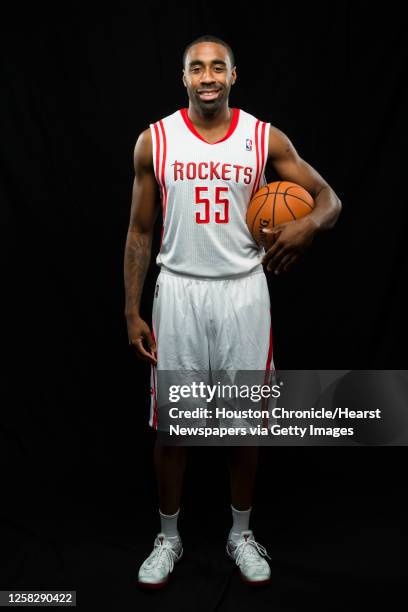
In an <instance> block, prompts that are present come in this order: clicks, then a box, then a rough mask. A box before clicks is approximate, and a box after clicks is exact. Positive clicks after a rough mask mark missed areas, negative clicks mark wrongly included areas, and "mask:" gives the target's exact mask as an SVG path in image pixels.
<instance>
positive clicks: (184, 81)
mask: <svg viewBox="0 0 408 612" xmlns="http://www.w3.org/2000/svg"><path fill="white" fill-rule="evenodd" d="M183 83H184V87H187V83H186V74H185V72H184V69H183Z"/></svg>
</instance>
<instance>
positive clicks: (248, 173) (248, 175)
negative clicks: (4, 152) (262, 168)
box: [244, 166, 252, 185]
mask: <svg viewBox="0 0 408 612" xmlns="http://www.w3.org/2000/svg"><path fill="white" fill-rule="evenodd" d="M244 174H245V176H246V178H244V183H245V184H246V185H249V183H250V182H251V179H252V168H251V167H250V166H247V167H246V168H244ZM246 179H248V180H246Z"/></svg>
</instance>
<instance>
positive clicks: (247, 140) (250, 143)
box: [246, 138, 252, 151]
mask: <svg viewBox="0 0 408 612" xmlns="http://www.w3.org/2000/svg"><path fill="white" fill-rule="evenodd" d="M246 150H247V151H252V140H251V139H250V138H247V139H246Z"/></svg>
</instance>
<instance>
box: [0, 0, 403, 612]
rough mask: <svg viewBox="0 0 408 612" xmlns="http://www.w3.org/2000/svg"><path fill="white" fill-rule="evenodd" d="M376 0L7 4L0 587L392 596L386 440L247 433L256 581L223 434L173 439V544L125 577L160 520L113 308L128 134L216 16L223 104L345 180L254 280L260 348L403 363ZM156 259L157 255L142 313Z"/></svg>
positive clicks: (171, 93)
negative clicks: (230, 59)
mask: <svg viewBox="0 0 408 612" xmlns="http://www.w3.org/2000/svg"><path fill="white" fill-rule="evenodd" d="M387 8H388V10H387V11H386V10H385V7H384V10H382V9H381V10H380V9H378V12H373V7H372V5H371V4H369V3H365V2H360V3H351V2H350V3H349V2H342V3H336V4H335V5H334V6H330V5H327V6H325V7H320V6H318V5H312V6H311V5H310V3H307V4H302V5H296V4H295V5H288V6H281V5H274V4H270V6H264V5H261V4H260V3H257V2H251V3H248V4H242V5H240V4H238V5H237V4H234V5H230V4H218V5H210V4H208V3H206V2H202V1H200V2H195V3H193V4H182V3H181V4H176V3H170V2H162V3H146V5H145V6H142V7H141V6H139V5H136V3H130V2H128V3H117V4H115V5H113V4H112V5H111V6H110V7H107V6H100V5H99V6H98V5H96V4H95V5H93V4H92V5H91V4H86V5H82V6H81V5H79V4H78V5H76V4H69V5H68V4H66V5H65V6H60V5H55V6H54V7H53V8H51V9H50V8H48V9H47V10H46V9H45V8H44V7H42V6H41V5H38V4H36V6H35V7H34V6H31V7H25V6H23V5H20V6H18V7H17V9H15V11H14V12H13V14H11V13H10V15H9V16H8V18H6V19H4V21H3V23H2V26H1V27H2V33H1V42H0V45H1V60H2V79H1V80H2V85H3V93H2V95H1V98H0V105H1V107H0V126H1V139H0V152H1V185H0V188H1V198H2V203H3V206H2V211H3V213H2V218H3V219H4V221H5V224H4V229H3V232H2V246H3V247H4V254H3V257H2V261H3V262H4V264H5V265H4V266H3V287H4V293H3V300H2V302H3V306H4V314H3V318H2V323H3V333H2V339H3V342H2V344H3V349H4V360H3V366H2V370H3V383H2V388H3V391H4V401H3V402H2V413H1V426H0V427H1V429H0V437H1V442H0V443H1V446H0V452H1V473H2V482H3V498H2V505H1V510H0V512H1V515H0V516H1V523H0V529H1V548H2V555H1V559H2V561H1V563H2V565H1V574H0V577H1V585H0V586H1V588H3V589H15V590H16V589H19V588H24V589H43V590H44V589H52V588H54V589H57V588H60V589H77V592H78V601H79V607H80V608H81V609H84V610H85V609H92V608H93V607H94V606H97V607H98V609H107V610H113V609H115V610H130V609H134V606H135V605H138V606H139V607H140V608H141V609H145V608H146V609H147V607H149V609H150V608H153V609H167V606H168V605H171V606H173V605H174V606H175V605H177V607H178V609H179V610H184V609H186V610H187V609H192V608H195V609H202V610H213V609H214V610H215V609H217V610H230V609H231V610H232V609H239V610H241V609H247V607H248V606H249V605H252V606H253V607H254V608H255V609H263V608H264V607H274V609H276V610H301V609H303V608H304V606H305V605H313V606H314V607H315V608H317V607H318V606H319V605H322V606H323V607H324V608H325V609H330V610H346V609H347V610H351V609H360V610H361V609H366V606H368V602H369V601H372V602H377V603H380V604H381V605H384V604H386V603H390V600H391V599H392V598H394V597H397V595H398V593H399V589H400V586H399V585H400V580H401V578H402V577H403V576H404V575H405V574H406V569H405V568H404V567H403V565H401V561H400V558H401V555H402V554H403V553H405V546H406V544H407V539H406V532H405V530H404V529H403V517H404V513H405V508H404V506H403V504H402V488H403V487H402V483H403V481H402V478H403V475H405V470H404V464H405V461H404V460H405V453H404V448H403V447H399V448H397V447H393V448H384V447H383V448H379V447H377V448H375V447H371V448H367V447H360V448H305V447H297V448H290V447H285V448H279V449H278V448H264V449H262V459H261V465H260V470H259V474H258V484H257V491H256V496H255V503H254V510H253V514H252V521H253V523H252V524H253V527H254V529H255V534H256V535H257V537H258V539H259V540H260V541H261V542H262V543H263V544H264V545H266V547H267V549H268V550H269V552H270V554H271V556H272V558H273V562H272V565H273V574H274V583H273V586H272V587H271V588H270V589H269V590H268V591H263V592H262V593H256V594H252V593H249V592H248V591H247V590H246V589H243V585H240V584H239V583H238V582H237V578H236V575H235V574H232V573H231V566H230V564H229V562H228V560H226V559H224V552H223V546H224V539H225V536H226V533H227V530H228V527H229V521H230V515H229V495H228V480H227V472H226V464H225V449H217V448H213V447H212V448H209V449H203V448H196V449H192V450H191V461H190V464H189V469H188V472H187V480H186V488H185V496H184V499H183V506H182V515H181V518H180V530H181V532H182V535H183V537H184V539H185V547H186V557H187V555H190V556H189V557H187V559H186V560H185V562H184V563H183V565H180V566H179V567H177V570H176V573H177V577H176V575H175V576H174V580H173V581H172V584H171V585H170V587H169V589H168V590H167V591H166V592H164V593H160V594H155V595H154V597H150V596H146V595H145V594H141V593H139V592H138V591H137V589H136V587H135V583H136V575H137V569H138V566H139V564H140V563H141V561H142V559H143V558H144V556H145V555H146V554H147V552H149V550H150V548H151V545H152V541H153V536H154V534H155V533H156V532H157V531H158V530H159V529H158V528H159V522H158V515H157V497H156V492H155V483H154V472H153V465H152V445H153V441H154V436H153V433H152V432H151V431H150V430H149V428H148V426H147V418H148V368H147V367H145V365H144V364H141V363H140V362H138V361H136V359H135V356H134V354H133V352H132V350H131V349H129V347H128V346H127V333H126V325H125V320H124V316H123V311H124V285H123V255H124V246H125V239H126V231H127V225H128V221H129V212H130V196H131V187H132V181H133V168H132V155H133V147H134V144H135V141H136V138H137V136H138V134H139V133H140V132H141V131H142V130H143V129H145V128H146V127H147V126H148V125H149V123H150V122H153V121H156V120H158V119H159V118H161V117H163V116H165V115H167V114H169V113H171V112H173V111H174V110H175V109H176V108H180V107H182V106H187V100H186V94H185V89H184V87H183V86H182V82H181V55H182V51H183V49H184V46H185V45H186V44H187V43H188V42H189V41H190V40H191V39H192V38H194V37H196V36H198V35H201V34H203V33H213V34H215V35H218V36H220V37H222V38H225V39H226V40H227V41H229V43H230V44H231V46H232V47H233V49H234V52H235V55H236V62H237V71H238V82H237V84H236V86H235V87H234V89H233V91H232V96H231V100H230V103H231V105H232V106H236V107H241V108H244V109H245V110H247V111H248V112H250V113H251V114H254V115H256V116H258V117H259V118H261V119H262V120H266V121H270V122H271V123H272V124H273V125H276V126H277V127H279V128H280V129H282V130H283V131H284V132H285V133H286V134H287V135H288V136H289V137H290V138H291V139H292V141H293V143H294V144H295V146H296V148H297V150H298V151H299V153H300V155H301V156H302V157H303V158H304V159H306V160H307V161H308V162H309V163H311V164H312V165H313V166H315V167H316V168H317V169H318V171H319V172H320V173H321V174H322V175H323V177H324V178H325V179H326V180H327V181H328V182H329V183H330V185H331V186H332V187H333V188H334V190H335V191H336V192H337V194H338V195H339V197H340V198H341V200H342V202H343V212H342V214H341V217H340V219H339V221H338V223H337V225H336V227H335V229H334V230H333V231H331V232H329V233H327V234H325V235H324V236H321V237H319V238H318V239H317V240H316V241H315V242H314V244H313V246H312V248H311V249H310V250H309V252H308V253H307V255H306V256H305V257H304V259H303V260H302V262H301V263H300V264H299V265H298V266H297V268H296V269H295V270H293V272H292V273H290V274H288V275H286V276H282V277H280V278H271V279H270V290H271V299H272V320H273V336H274V356H275V364H276V365H277V367H279V368H290V369H295V368H304V369H312V368H320V369H335V368H339V369H393V368H399V369H403V368H405V367H406V357H405V350H404V349H405V346H406V341H407V331H406V325H405V317H406V311H407V299H406V295H405V292H404V286H405V282H406V270H407V255H406V250H405V240H404V238H405V232H406V228H407V223H406V221H407V201H406V197H405V194H404V187H403V185H404V182H403V179H404V170H405V159H404V144H405V134H406V122H405V116H404V111H405V108H406V102H407V90H406V82H407V79H406V74H405V72H406V56H407V50H406V44H405V31H404V24H403V20H402V19H401V18H400V16H399V15H398V14H396V11H395V6H394V7H391V8H390V7H388V5H387ZM50 11H51V12H50ZM401 183H402V185H401ZM160 223H161V221H160V220H159V221H158V226H157V234H158V233H159V227H160ZM157 238H158V236H157V235H156V242H155V250H157ZM157 273H158V269H157V267H156V266H155V263H154V258H153V261H152V265H151V269H150V272H149V275H148V278H147V281H146V285H145V292H144V297H143V313H144V316H145V317H146V319H147V320H149V317H150V308H151V303H152V287H153V284H154V280H155V277H156V275H157ZM367 609H368V607H367Z"/></svg>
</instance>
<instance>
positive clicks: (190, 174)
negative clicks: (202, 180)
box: [186, 162, 197, 179]
mask: <svg viewBox="0 0 408 612" xmlns="http://www.w3.org/2000/svg"><path fill="white" fill-rule="evenodd" d="M186 170H187V178H188V179H195V177H196V174H197V166H196V164H195V163H194V162H189V163H188V164H187V166H186Z"/></svg>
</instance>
